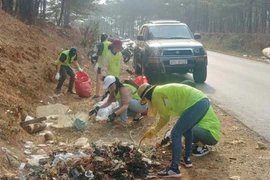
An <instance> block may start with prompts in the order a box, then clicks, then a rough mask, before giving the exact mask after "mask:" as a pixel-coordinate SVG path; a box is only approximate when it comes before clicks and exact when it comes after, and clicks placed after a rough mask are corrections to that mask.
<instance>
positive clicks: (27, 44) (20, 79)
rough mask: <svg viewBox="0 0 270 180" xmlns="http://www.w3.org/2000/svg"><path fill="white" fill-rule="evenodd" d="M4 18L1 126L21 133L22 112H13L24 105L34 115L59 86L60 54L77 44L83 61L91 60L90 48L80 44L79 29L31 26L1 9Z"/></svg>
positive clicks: (0, 68)
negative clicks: (19, 121) (57, 85)
mask: <svg viewBox="0 0 270 180" xmlns="http://www.w3.org/2000/svg"><path fill="white" fill-rule="evenodd" d="M0 19H1V21H0V62H1V63H0V121H1V122H0V130H1V131H5V130H7V132H11V131H12V132H13V133H19V131H20V128H19V127H18V126H17V125H18V122H17V121H18V116H17V115H16V112H15V115H14V113H13V114H12V113H10V112H11V111H13V112H14V111H16V107H17V106H18V105H22V107H23V109H24V110H25V111H26V112H27V114H29V115H32V116H34V115H35V114H33V112H34V110H35V104H37V103H40V102H41V100H42V99H43V98H45V97H47V96H48V93H52V92H53V91H54V90H55V86H56V81H55V80H54V76H55V64H54V62H55V60H56V58H57V56H58V54H59V53H60V52H61V51H62V50H64V49H67V48H70V47H71V46H76V47H77V48H78V49H79V61H85V62H84V63H87V61H88V60H87V58H86V52H87V49H84V48H82V47H81V46H80V42H81V40H82V38H81V33H80V31H79V30H74V29H69V28H56V27H55V26H53V25H50V24H45V23H39V24H38V25H33V26H28V25H25V24H24V23H22V22H20V21H19V20H17V19H15V18H14V17H13V16H10V15H8V14H6V13H5V12H3V11H1V10H0ZM9 110H10V111H9ZM8 111H9V112H8ZM9 135H10V134H7V135H6V136H7V137H9Z"/></svg>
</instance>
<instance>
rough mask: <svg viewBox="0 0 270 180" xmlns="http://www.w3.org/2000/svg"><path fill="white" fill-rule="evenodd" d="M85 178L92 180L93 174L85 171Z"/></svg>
mask: <svg viewBox="0 0 270 180" xmlns="http://www.w3.org/2000/svg"><path fill="white" fill-rule="evenodd" d="M84 175H85V177H87V178H89V180H92V179H94V177H95V176H94V174H93V172H92V171H90V170H89V171H85V174H84Z"/></svg>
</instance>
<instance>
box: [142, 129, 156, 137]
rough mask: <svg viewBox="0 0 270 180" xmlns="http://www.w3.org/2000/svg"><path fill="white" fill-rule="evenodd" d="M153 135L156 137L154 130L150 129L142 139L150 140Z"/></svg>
mask: <svg viewBox="0 0 270 180" xmlns="http://www.w3.org/2000/svg"><path fill="white" fill-rule="evenodd" d="M154 135H156V132H155V129H154V128H151V129H149V130H148V131H147V132H146V133H145V134H144V136H143V138H142V139H146V138H148V139H151V138H152V137H153V136H154Z"/></svg>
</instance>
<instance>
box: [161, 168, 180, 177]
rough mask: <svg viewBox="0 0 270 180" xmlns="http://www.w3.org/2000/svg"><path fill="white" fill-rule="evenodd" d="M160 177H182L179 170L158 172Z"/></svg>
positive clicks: (170, 169)
mask: <svg viewBox="0 0 270 180" xmlns="http://www.w3.org/2000/svg"><path fill="white" fill-rule="evenodd" d="M158 176H159V177H181V173H180V171H179V169H172V168H166V169H164V170H163V171H160V172H158Z"/></svg>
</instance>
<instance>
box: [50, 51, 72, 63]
mask: <svg viewBox="0 0 270 180" xmlns="http://www.w3.org/2000/svg"><path fill="white" fill-rule="evenodd" d="M62 54H65V55H66V56H67V59H66V60H65V61H64V62H63V63H62V65H64V66H70V65H71V64H72V63H73V61H74V59H75V57H76V55H75V56H73V57H72V58H70V57H69V50H64V51H63V52H62V53H60V55H59V56H58V58H57V60H56V61H55V63H56V65H58V63H59V61H60V57H61V55H62Z"/></svg>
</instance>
